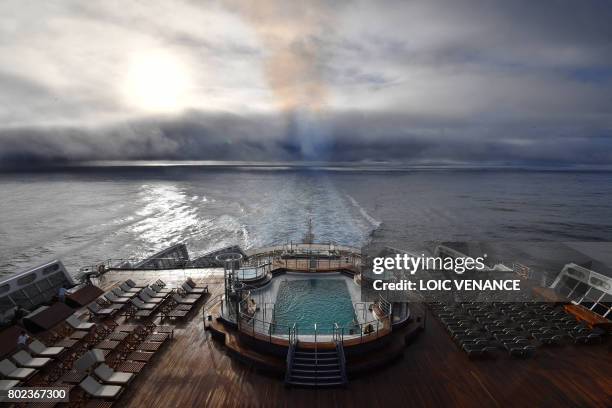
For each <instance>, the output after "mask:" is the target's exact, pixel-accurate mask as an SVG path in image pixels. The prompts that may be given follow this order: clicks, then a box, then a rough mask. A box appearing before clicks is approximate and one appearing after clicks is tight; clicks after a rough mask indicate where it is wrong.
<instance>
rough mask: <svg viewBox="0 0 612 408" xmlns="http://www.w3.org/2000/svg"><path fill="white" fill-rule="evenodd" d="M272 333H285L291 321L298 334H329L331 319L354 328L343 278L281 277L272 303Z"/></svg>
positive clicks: (349, 300) (331, 326)
mask: <svg viewBox="0 0 612 408" xmlns="http://www.w3.org/2000/svg"><path fill="white" fill-rule="evenodd" d="M274 322H275V323H276V325H277V326H276V327H275V329H274V333H276V334H287V327H292V326H293V324H294V323H296V324H297V327H298V328H299V334H314V324H315V323H317V333H320V334H332V332H333V327H334V323H338V325H339V326H341V327H345V328H346V330H345V333H348V332H349V330H350V329H351V328H352V329H354V330H355V331H356V332H358V326H357V327H356V325H355V323H356V322H357V318H356V316H355V312H354V309H353V302H352V300H351V295H350V293H349V291H348V287H347V286H346V281H345V280H343V279H304V280H294V281H283V282H281V283H280V286H279V288H278V294H277V297H276V304H275V307H274Z"/></svg>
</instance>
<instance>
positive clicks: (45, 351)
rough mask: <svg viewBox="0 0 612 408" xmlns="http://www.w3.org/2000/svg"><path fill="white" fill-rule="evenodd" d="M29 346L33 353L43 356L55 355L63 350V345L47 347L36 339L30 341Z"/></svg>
mask: <svg viewBox="0 0 612 408" xmlns="http://www.w3.org/2000/svg"><path fill="white" fill-rule="evenodd" d="M29 348H30V350H31V351H32V352H33V353H34V354H35V355H38V356H44V357H50V356H57V355H58V354H60V353H61V352H62V351H64V347H47V346H45V345H44V344H42V343H41V342H40V341H38V340H34V341H33V342H32V343H30V345H29Z"/></svg>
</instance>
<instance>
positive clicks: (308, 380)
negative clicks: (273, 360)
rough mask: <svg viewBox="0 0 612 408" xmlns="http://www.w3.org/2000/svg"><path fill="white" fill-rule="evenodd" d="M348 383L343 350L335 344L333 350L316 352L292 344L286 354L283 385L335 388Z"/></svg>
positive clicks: (339, 345) (296, 343)
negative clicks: (285, 370)
mask: <svg viewBox="0 0 612 408" xmlns="http://www.w3.org/2000/svg"><path fill="white" fill-rule="evenodd" d="M347 383H348V380H347V377H346V363H345V360H344V349H343V348H342V343H341V342H336V349H335V350H325V351H317V350H316V349H315V350H312V349H304V348H300V346H299V342H297V341H296V342H295V343H292V344H291V346H290V347H289V352H288V353H287V372H286V375H285V384H286V385H293V386H300V387H337V386H344V385H346V384H347Z"/></svg>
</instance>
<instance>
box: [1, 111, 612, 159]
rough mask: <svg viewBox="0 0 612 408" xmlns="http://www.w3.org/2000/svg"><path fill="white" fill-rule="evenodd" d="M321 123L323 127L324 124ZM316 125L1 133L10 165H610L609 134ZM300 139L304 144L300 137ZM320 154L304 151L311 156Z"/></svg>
mask: <svg viewBox="0 0 612 408" xmlns="http://www.w3.org/2000/svg"><path fill="white" fill-rule="evenodd" d="M319 120H321V119H320V118H319ZM323 120H324V122H325V123H320V122H317V123H316V125H315V126H322V127H325V128H326V129H328V132H327V133H326V135H325V140H324V142H321V141H319V143H317V144H315V145H314V147H313V146H312V145H308V144H307V145H306V147H305V145H304V143H303V142H300V141H299V140H298V137H296V136H295V134H294V133H293V131H292V130H291V128H292V127H293V126H295V125H294V121H295V118H293V117H292V115H288V116H263V115H258V116H254V117H244V116H242V117H241V116H236V115H202V114H197V113H193V114H191V115H186V116H184V117H181V118H178V119H176V120H159V119H150V120H147V121H140V122H133V123H129V124H127V123H126V124H123V125H122V126H113V127H108V128H104V129H96V130H95V131H94V130H90V131H83V130H82V129H75V128H62V129H55V130H53V131H48V130H40V129H38V130H34V129H14V130H10V131H4V132H3V133H2V134H0V137H2V139H3V144H2V147H0V161H1V162H2V163H4V164H5V165H21V166H29V165H39V164H43V165H44V164H50V163H53V162H57V163H66V162H72V161H91V160H107V159H112V160H239V161H240V160H243V161H301V160H304V158H305V157H307V158H308V159H310V160H316V161H323V162H381V161H384V162H390V163H405V164H416V165H419V164H431V165H436V164H475V165H485V166H486V165H512V164H520V165H550V166H566V165H575V164H589V165H598V166H602V165H608V164H609V163H611V162H612V137H611V134H610V133H607V134H597V132H595V131H591V130H589V129H585V130H581V129H576V128H573V127H571V126H568V127H567V128H560V127H558V126H557V125H555V126H552V127H551V126H539V127H534V126H533V125H531V124H529V123H526V124H524V125H512V126H507V127H506V128H505V129H504V133H503V134H500V133H499V132H500V131H501V130H499V129H497V128H491V127H490V126H488V125H486V124H483V125H479V126H475V125H472V124H466V123H458V122H455V121H448V122H446V123H443V124H441V123H440V120H438V119H436V118H432V119H424V118H422V117H421V118H411V117H406V116H404V115H401V114H371V113H370V114H359V113H342V114H340V113H337V114H335V115H333V116H329V117H328V118H325V119H323ZM300 137H302V136H300ZM313 148H314V149H315V151H314V154H313V151H310V150H309V151H305V149H313Z"/></svg>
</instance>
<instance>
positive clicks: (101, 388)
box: [79, 375, 121, 398]
mask: <svg viewBox="0 0 612 408" xmlns="http://www.w3.org/2000/svg"><path fill="white" fill-rule="evenodd" d="M79 385H80V386H81V388H83V389H84V390H85V392H87V393H88V394H89V395H91V396H94V397H98V398H115V397H117V395H119V393H120V392H121V387H120V386H118V385H102V384H100V383H99V382H97V381H96V380H95V379H94V378H93V377H92V376H89V375H88V376H87V378H85V379H84V380H83V381H82V382H81V384H79Z"/></svg>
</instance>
